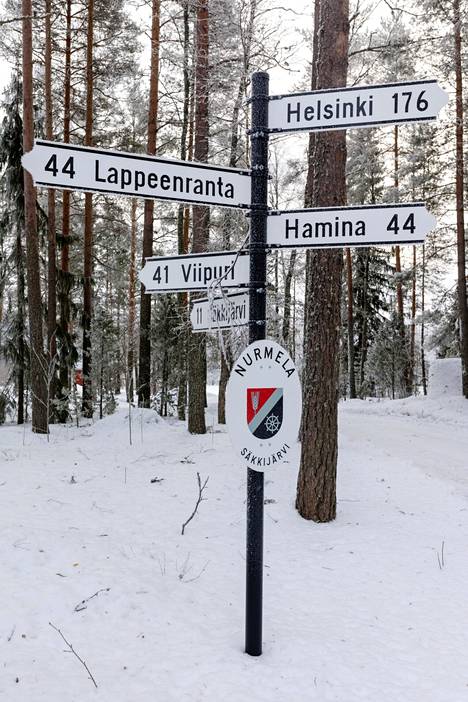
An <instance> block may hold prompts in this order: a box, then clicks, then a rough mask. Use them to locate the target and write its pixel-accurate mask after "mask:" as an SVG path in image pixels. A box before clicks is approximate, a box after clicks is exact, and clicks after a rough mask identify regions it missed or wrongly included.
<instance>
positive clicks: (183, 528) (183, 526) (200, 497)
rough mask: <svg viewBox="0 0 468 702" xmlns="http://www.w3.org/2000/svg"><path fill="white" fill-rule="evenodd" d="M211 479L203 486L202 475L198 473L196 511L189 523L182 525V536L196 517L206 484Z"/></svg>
mask: <svg viewBox="0 0 468 702" xmlns="http://www.w3.org/2000/svg"><path fill="white" fill-rule="evenodd" d="M209 479H210V476H208V477H207V479H206V480H205V482H204V483H203V485H202V483H201V478H200V473H197V482H198V499H197V501H196V504H195V509H194V510H193V512H192V514H191V515H190V517H189V518H188V519H187V521H186V522H184V523H183V524H182V532H181V534H182V536H183V535H184V531H185V527H186V526H187V524H188V523H189V522H191V521H192V519H193V518H194V516H195V515H196V513H197V509H198V506H199V504H200V502H202V501H203V490H204V489H205V488H206V484H207V482H208V480H209Z"/></svg>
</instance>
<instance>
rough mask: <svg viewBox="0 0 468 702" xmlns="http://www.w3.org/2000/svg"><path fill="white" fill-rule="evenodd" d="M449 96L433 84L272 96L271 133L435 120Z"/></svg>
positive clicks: (379, 86) (372, 86) (420, 82)
mask: <svg viewBox="0 0 468 702" xmlns="http://www.w3.org/2000/svg"><path fill="white" fill-rule="evenodd" d="M447 101H448V95H447V93H446V92H445V91H444V90H442V88H440V87H439V86H438V85H437V81H435V80H418V81H411V82H405V83H388V84H387V85H363V86H358V87H352V88H331V89H329V90H315V91H313V92H310V93H294V94H291V95H272V96H271V97H270V104H269V108H268V116H269V131H270V132H296V131H307V132H315V131H320V130H322V129H326V130H330V129H347V128H348V127H375V126H377V125H379V124H381V125H382V124H401V123H402V122H427V121H430V120H434V119H437V114H438V112H439V110H440V109H441V108H442V107H443V106H444V105H445V104H446V103H447Z"/></svg>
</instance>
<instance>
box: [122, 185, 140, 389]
mask: <svg viewBox="0 0 468 702" xmlns="http://www.w3.org/2000/svg"><path fill="white" fill-rule="evenodd" d="M137 207H138V201H137V199H136V198H133V199H132V204H131V210H130V269H129V274H128V351H127V381H126V383H125V386H126V388H127V401H128V402H133V393H134V387H133V367H134V365H135V319H136V300H135V283H136V267H135V263H136V234H137V216H136V215H137Z"/></svg>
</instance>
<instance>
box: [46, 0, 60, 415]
mask: <svg viewBox="0 0 468 702" xmlns="http://www.w3.org/2000/svg"><path fill="white" fill-rule="evenodd" d="M44 62H45V75H44V83H45V91H44V93H45V134H46V139H49V140H51V141H52V140H53V138H54V134H53V124H52V0H45V57H44ZM55 227H56V220H55V190H53V189H52V188H49V189H48V190H47V242H48V246H47V355H48V363H49V369H50V371H51V370H52V366H51V364H53V365H54V372H53V374H52V377H51V376H49V382H50V386H49V421H53V420H54V417H55V412H54V411H53V410H52V407H53V401H54V399H55V393H56V375H55V363H56V358H55V357H56V352H57V339H56V334H57V292H56V290H57V262H56V255H57V254H56V249H57V246H56V232H55Z"/></svg>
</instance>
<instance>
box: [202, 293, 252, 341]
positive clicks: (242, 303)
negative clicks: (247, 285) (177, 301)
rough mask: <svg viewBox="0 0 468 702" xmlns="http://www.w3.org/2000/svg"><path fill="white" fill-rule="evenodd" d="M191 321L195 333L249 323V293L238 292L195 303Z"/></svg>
mask: <svg viewBox="0 0 468 702" xmlns="http://www.w3.org/2000/svg"><path fill="white" fill-rule="evenodd" d="M190 321H191V322H192V329H193V331H194V332H201V331H211V330H213V331H217V330H218V329H228V328H231V327H240V326H243V325H245V324H248V323H249V293H247V292H238V293H231V294H230V295H224V296H223V297H214V298H213V299H211V300H210V299H209V298H203V299H199V300H194V301H193V306H192V311H191V313H190Z"/></svg>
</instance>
